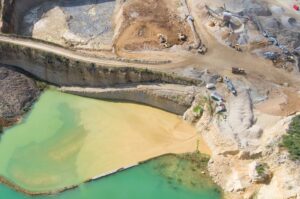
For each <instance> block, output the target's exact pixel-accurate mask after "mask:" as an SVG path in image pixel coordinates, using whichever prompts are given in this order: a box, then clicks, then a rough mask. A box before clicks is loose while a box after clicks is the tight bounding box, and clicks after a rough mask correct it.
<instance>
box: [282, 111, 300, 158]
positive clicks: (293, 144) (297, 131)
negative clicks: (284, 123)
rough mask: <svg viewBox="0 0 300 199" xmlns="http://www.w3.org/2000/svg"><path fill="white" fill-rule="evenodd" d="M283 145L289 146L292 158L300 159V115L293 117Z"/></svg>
mask: <svg viewBox="0 0 300 199" xmlns="http://www.w3.org/2000/svg"><path fill="white" fill-rule="evenodd" d="M281 145H282V146H283V147H285V148H287V150H288V151H289V153H290V157H291V159H292V160H300V115H298V116H296V117H294V118H293V120H292V122H291V124H290V126H289V129H288V131H287V135H284V136H283V139H282V144H281Z"/></svg>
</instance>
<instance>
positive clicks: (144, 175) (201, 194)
mask: <svg viewBox="0 0 300 199" xmlns="http://www.w3.org/2000/svg"><path fill="white" fill-rule="evenodd" d="M162 162H163V163H162ZM191 167H193V165H191V163H190V162H188V161H186V160H182V159H178V158H177V157H173V156H166V157H162V158H158V159H156V160H152V161H150V162H148V163H145V164H143V165H140V166H137V167H134V168H131V169H128V170H125V171H122V172H119V173H117V174H113V175H111V176H108V177H105V178H102V179H99V180H96V181H92V182H89V183H85V184H82V185H81V186H80V187H78V188H76V189H73V190H69V191H66V192H63V193H60V194H58V195H52V196H35V197H31V196H27V195H24V194H22V193H18V192H16V191H14V190H12V189H10V188H8V187H6V186H4V185H0V198H5V199H6V198H7V199H101V198H103V199H157V198H159V199H220V198H221V193H220V192H219V190H218V188H217V187H216V186H215V185H214V184H213V183H212V182H211V181H210V179H208V178H207V177H204V176H201V179H199V178H198V177H200V176H198V177H197V175H199V171H196V170H195V171H192V170H191ZM185 173H186V175H183V174H185ZM180 176H181V178H182V179H179V178H178V177H180ZM196 180H198V181H196Z"/></svg>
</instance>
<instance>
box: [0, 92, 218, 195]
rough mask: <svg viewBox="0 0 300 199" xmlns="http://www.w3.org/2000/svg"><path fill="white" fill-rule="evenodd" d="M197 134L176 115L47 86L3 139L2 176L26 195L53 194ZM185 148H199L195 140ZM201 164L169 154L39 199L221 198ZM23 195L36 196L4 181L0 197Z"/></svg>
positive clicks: (0, 147) (0, 143)
mask: <svg viewBox="0 0 300 199" xmlns="http://www.w3.org/2000/svg"><path fill="white" fill-rule="evenodd" d="M193 137H195V134H194V133H193V128H192V127H191V126H190V125H188V124H186V123H184V122H183V121H182V120H181V119H180V118H179V117H178V116H176V115H174V114H171V113H167V112H165V111H162V110H158V109H155V108H151V107H147V106H143V105H137V104H131V103H116V102H107V101H101V100H94V99H88V98H83V97H78V96H74V95H69V94H64V93H61V92H59V91H57V90H55V89H49V90H47V91H45V92H44V93H43V94H42V96H41V97H40V99H39V100H38V101H37V102H36V103H35V105H34V106H33V108H32V110H31V111H30V113H29V114H27V116H26V117H25V119H24V120H23V121H22V122H21V123H20V124H18V125H15V126H14V127H11V128H9V129H5V131H4V134H2V135H1V139H0V175H1V176H4V177H5V178H6V179H8V180H9V181H11V182H13V183H14V184H16V185H18V186H20V187H22V188H24V189H26V190H29V191H32V192H40V191H41V192H49V191H52V190H57V189H62V188H64V187H66V186H71V185H76V184H81V183H82V182H83V181H85V180H87V179H90V178H92V177H94V176H97V175H99V174H103V173H106V172H109V171H111V170H115V169H119V168H121V167H123V166H126V165H131V164H133V163H136V162H137V160H143V158H145V159H149V158H151V157H156V156H159V155H161V154H165V153H168V152H169V151H172V150H173V148H172V147H173V146H174V147H175V149H176V150H177V148H182V147H186V146H184V145H182V143H184V142H186V140H191V138H193ZM187 145H188V147H191V148H192V150H194V147H195V149H196V145H197V143H196V140H195V142H192V144H191V143H190V142H187ZM190 145H191V146H190ZM193 145H195V146H193ZM169 149H170V150H169ZM198 167H199V164H194V163H191V162H189V161H186V160H184V159H182V158H178V157H177V156H176V157H175V156H168V157H164V158H158V159H156V160H153V161H150V162H148V163H145V164H143V165H140V166H138V167H135V168H132V169H129V170H127V171H124V172H121V173H117V174H114V175H112V176H109V177H106V178H103V179H100V180H97V181H93V182H90V183H85V184H82V185H81V186H80V187H79V188H76V189H74V190H70V191H66V192H64V193H61V194H59V195H53V196H38V197H34V198H41V199H49V198H55V199H56V198H57V199H69V198H70V199H89V198H96V199H97V198H104V199H114V198H118V199H127V198H128V199H134V198H139V199H141V198H145V199H147V198H160V199H162V198H166V199H170V198H173V199H175V198H189V199H193V198H198V199H199V198H203V199H206V198H207V199H208V198H209V199H214V198H220V197H221V196H220V193H219V192H218V191H217V189H216V186H215V185H214V184H213V183H212V182H211V180H210V179H209V178H207V177H206V176H205V175H201V172H200V171H199V168H198ZM19 198H24V199H28V198H31V197H30V196H27V195H24V194H22V193H18V192H16V191H14V190H12V189H10V188H8V187H7V186H5V185H3V184H0V199H19Z"/></svg>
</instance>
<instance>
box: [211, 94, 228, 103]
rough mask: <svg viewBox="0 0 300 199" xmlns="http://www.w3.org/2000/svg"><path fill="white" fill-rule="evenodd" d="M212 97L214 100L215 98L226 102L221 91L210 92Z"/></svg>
mask: <svg viewBox="0 0 300 199" xmlns="http://www.w3.org/2000/svg"><path fill="white" fill-rule="evenodd" d="M210 97H211V98H212V99H213V100H215V101H219V102H224V101H225V100H224V98H223V97H222V96H221V95H220V94H219V93H217V92H216V91H215V92H212V93H211V94H210Z"/></svg>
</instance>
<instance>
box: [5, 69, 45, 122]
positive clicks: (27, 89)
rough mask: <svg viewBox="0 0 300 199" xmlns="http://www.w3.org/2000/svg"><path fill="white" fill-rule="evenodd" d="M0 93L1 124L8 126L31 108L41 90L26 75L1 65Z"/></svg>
mask: <svg viewBox="0 0 300 199" xmlns="http://www.w3.org/2000/svg"><path fill="white" fill-rule="evenodd" d="M0 93H1V95H0V124H1V125H2V126H8V125H11V124H12V123H14V122H16V121H18V119H19V118H20V116H21V115H22V114H23V113H24V112H25V111H26V110H28V109H29V108H30V106H31V105H32V103H33V102H34V101H35V99H36V98H37V97H38V96H39V93H40V90H39V88H38V87H37V84H36V83H35V81H34V80H32V79H30V78H29V77H27V76H26V75H23V74H21V73H19V72H17V71H15V70H13V69H11V68H7V67H4V66H0Z"/></svg>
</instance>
